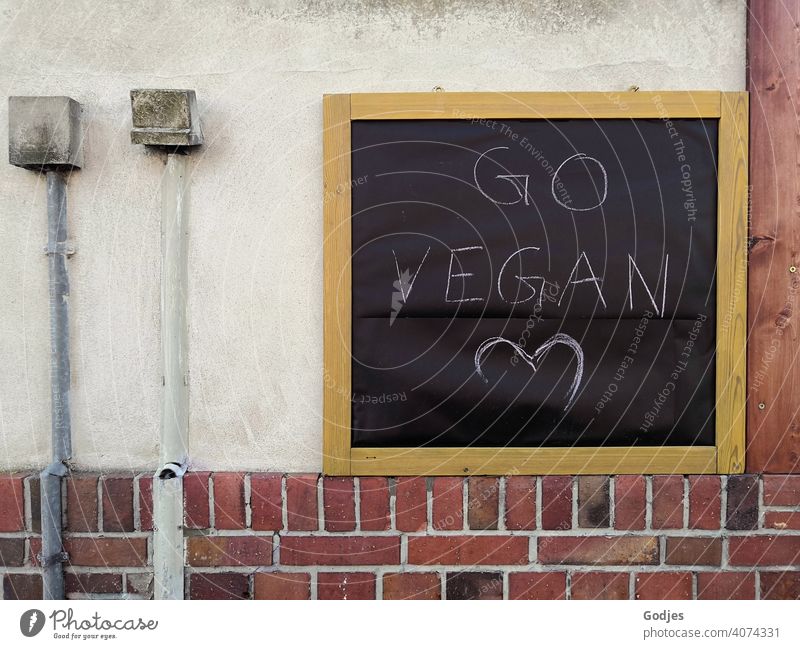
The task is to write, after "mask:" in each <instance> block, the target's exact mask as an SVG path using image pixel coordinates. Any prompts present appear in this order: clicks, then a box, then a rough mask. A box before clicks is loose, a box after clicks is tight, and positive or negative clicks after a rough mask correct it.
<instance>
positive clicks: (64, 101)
mask: <svg viewBox="0 0 800 649" xmlns="http://www.w3.org/2000/svg"><path fill="white" fill-rule="evenodd" d="M8 108H9V110H8V161H9V162H10V163H11V164H12V165H15V166H17V167H22V168H24V169H30V170H32V171H36V172H38V173H44V174H45V178H46V184H47V245H46V246H45V250H44V251H45V254H46V255H47V258H48V266H49V291H48V292H49V306H50V309H49V310H50V420H51V463H50V464H49V465H48V466H47V468H46V469H44V470H43V471H42V472H41V474H40V478H41V482H40V485H41V487H40V497H41V509H42V514H41V526H42V553H41V555H40V556H39V557H38V558H39V562H40V565H41V566H42V578H43V587H44V590H43V596H44V598H45V599H64V570H63V566H62V563H63V562H64V561H66V560H67V554H66V553H65V552H64V546H63V540H62V535H61V530H62V520H63V512H62V507H61V502H62V498H61V490H62V479H63V477H64V476H66V475H67V473H68V472H69V467H68V466H67V461H68V460H69V459H70V457H71V456H72V420H71V417H70V366H69V276H68V274H67V257H68V256H69V255H71V254H73V252H74V248H73V246H72V245H71V244H70V242H69V241H68V239H67V179H66V174H67V173H69V172H71V171H73V170H74V169H80V168H81V166H82V165H83V152H82V148H81V129H80V113H81V106H80V104H79V103H78V102H76V101H75V100H73V99H70V98H69V97H9V101H8Z"/></svg>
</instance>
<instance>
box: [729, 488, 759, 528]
mask: <svg viewBox="0 0 800 649" xmlns="http://www.w3.org/2000/svg"><path fill="white" fill-rule="evenodd" d="M725 527H726V528H727V529H729V530H755V529H758V476H756V475H732V476H729V477H728V504H727V508H726V512H725Z"/></svg>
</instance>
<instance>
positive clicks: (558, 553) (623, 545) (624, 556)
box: [539, 536, 658, 566]
mask: <svg viewBox="0 0 800 649" xmlns="http://www.w3.org/2000/svg"><path fill="white" fill-rule="evenodd" d="M539 562H540V563H545V564H568V565H577V566H580V565H589V566H591V565H607V566H624V565H653V564H657V563H658V539H657V538H656V537H654V536H546V537H540V538H539Z"/></svg>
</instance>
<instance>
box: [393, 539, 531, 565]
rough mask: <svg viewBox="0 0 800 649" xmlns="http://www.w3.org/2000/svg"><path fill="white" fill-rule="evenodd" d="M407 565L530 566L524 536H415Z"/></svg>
mask: <svg viewBox="0 0 800 649" xmlns="http://www.w3.org/2000/svg"><path fill="white" fill-rule="evenodd" d="M408 563H409V564H423V565H468V566H478V565H484V564H490V565H499V564H509V565H520V564H525V563H528V539H527V537H523V536H483V535H482V536H415V537H410V538H409V539H408Z"/></svg>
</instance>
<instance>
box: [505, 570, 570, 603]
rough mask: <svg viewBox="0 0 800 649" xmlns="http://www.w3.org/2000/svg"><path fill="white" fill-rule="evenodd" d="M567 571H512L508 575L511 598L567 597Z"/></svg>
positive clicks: (509, 595) (509, 596)
mask: <svg viewBox="0 0 800 649" xmlns="http://www.w3.org/2000/svg"><path fill="white" fill-rule="evenodd" d="M566 597H567V573H565V572H512V573H510V574H509V575H508V598H509V599H566Z"/></svg>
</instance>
